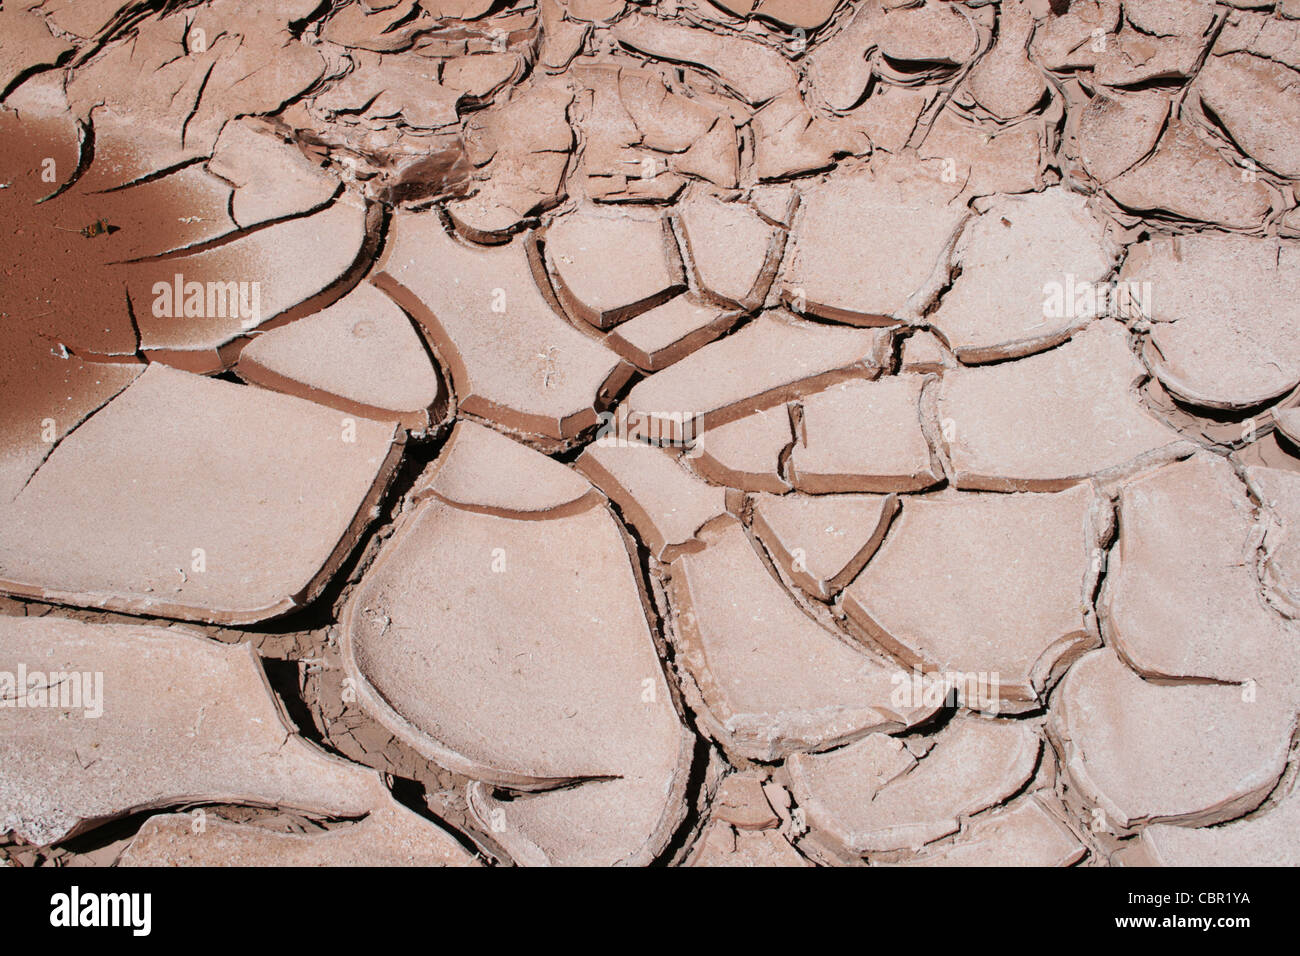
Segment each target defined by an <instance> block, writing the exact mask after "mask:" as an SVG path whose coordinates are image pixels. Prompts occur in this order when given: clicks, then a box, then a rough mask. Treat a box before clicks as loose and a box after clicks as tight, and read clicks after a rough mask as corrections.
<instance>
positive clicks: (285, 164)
mask: <svg viewBox="0 0 1300 956" xmlns="http://www.w3.org/2000/svg"><path fill="white" fill-rule="evenodd" d="M208 169H209V170H210V171H211V172H213V173H215V174H217V175H218V176H220V177H221V178H222V179H224V180H226V181H228V182H230V183H233V184H234V186H235V194H234V196H233V197H232V200H231V213H232V218H233V219H234V220H235V222H237V223H238V224H239V226H240V227H241V228H244V229H247V228H248V227H249V226H253V225H256V224H257V223H261V222H269V221H271V220H273V219H283V218H286V217H289V216H299V215H303V214H305V213H310V212H314V211H315V210H317V209H319V208H321V207H322V206H324V205H325V204H326V203H328V202H329V201H330V200H331V199H332V198H334V195H335V193H336V192H338V189H339V183H338V181H337V180H336V179H334V177H333V176H331V175H330V174H329V173H328V172H326V171H325V170H324V169H322V168H321V166H320V165H319V164H318V163H315V162H313V161H312V160H311V159H309V158H308V157H307V155H306V154H305V153H303V152H302V151H301V150H300V149H298V147H297V146H295V145H294V144H292V143H289V142H286V141H285V140H284V139H283V138H282V137H281V136H280V135H279V134H277V133H276V132H275V131H274V130H273V129H271V128H269V127H267V126H261V125H258V124H256V123H252V122H249V121H236V122H232V123H228V124H227V125H226V127H225V128H224V129H223V130H222V131H221V137H220V138H219V139H218V140H217V144H216V147H215V148H214V149H213V153H212V159H210V160H209V161H208Z"/></svg>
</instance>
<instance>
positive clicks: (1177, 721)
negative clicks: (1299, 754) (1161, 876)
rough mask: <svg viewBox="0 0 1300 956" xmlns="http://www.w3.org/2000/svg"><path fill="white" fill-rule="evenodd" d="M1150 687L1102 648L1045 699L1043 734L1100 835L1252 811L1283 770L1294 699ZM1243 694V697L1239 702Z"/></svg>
mask: <svg viewBox="0 0 1300 956" xmlns="http://www.w3.org/2000/svg"><path fill="white" fill-rule="evenodd" d="M1256 690H1257V694H1255V695H1249V694H1243V688H1241V687H1237V686H1232V685H1224V684H1203V683H1175V684H1155V683H1150V682H1148V681H1145V680H1143V679H1142V678H1141V677H1139V676H1138V675H1137V674H1136V673H1134V672H1133V671H1132V670H1130V669H1129V668H1128V667H1126V666H1125V665H1124V662H1123V661H1121V660H1120V658H1119V657H1118V656H1116V654H1115V652H1114V651H1112V650H1110V649H1108V648H1101V649H1099V650H1096V651H1093V652H1091V653H1089V654H1087V655H1086V656H1085V657H1084V658H1083V659H1082V660H1080V661H1079V662H1078V663H1077V664H1075V665H1074V666H1073V667H1072V668H1071V669H1070V672H1069V673H1068V674H1066V676H1065V679H1064V680H1063V681H1062V682H1061V685H1060V687H1059V688H1057V691H1056V693H1055V695H1054V696H1053V698H1052V708H1051V711H1050V712H1049V716H1048V728H1049V733H1050V734H1052V735H1054V737H1055V740H1056V742H1057V745H1058V750H1059V751H1060V752H1061V753H1062V755H1063V761H1064V762H1063V769H1064V771H1065V775H1066V779H1067V781H1068V782H1069V783H1070V784H1071V785H1072V786H1073V787H1074V788H1075V789H1076V790H1077V791H1078V792H1079V794H1080V797H1081V800H1082V801H1083V806H1082V808H1081V809H1080V811H1079V812H1080V814H1081V815H1082V816H1083V817H1084V819H1085V820H1087V821H1088V823H1089V825H1090V826H1095V827H1096V828H1097V830H1098V832H1102V833H1111V834H1118V835H1123V834H1125V833H1128V832H1131V830H1132V829H1134V828H1136V827H1137V826H1139V825H1143V824H1148V823H1175V824H1178V825H1180V826H1208V825H1211V824H1215V823H1221V822H1224V821H1226V820H1231V819H1233V818H1235V817H1238V816H1241V815H1242V814H1243V813H1246V812H1248V811H1250V810H1253V809H1254V808H1255V807H1257V806H1258V805H1259V804H1260V803H1261V802H1262V801H1263V799H1264V797H1265V796H1267V795H1268V793H1269V791H1271V790H1272V789H1273V788H1274V786H1275V785H1276V784H1277V782H1278V778H1279V777H1280V776H1281V775H1282V771H1283V770H1284V769H1285V766H1286V754H1287V751H1288V749H1289V747H1290V742H1291V728H1292V723H1293V720H1294V709H1295V708H1294V696H1293V695H1290V696H1291V699H1290V700H1287V699H1284V698H1286V697H1287V696H1288V695H1287V694H1285V693H1283V692H1282V691H1281V690H1280V689H1279V688H1277V687H1276V686H1266V685H1261V686H1259V687H1258V688H1256ZM1247 697H1249V698H1250V699H1246V698H1247Z"/></svg>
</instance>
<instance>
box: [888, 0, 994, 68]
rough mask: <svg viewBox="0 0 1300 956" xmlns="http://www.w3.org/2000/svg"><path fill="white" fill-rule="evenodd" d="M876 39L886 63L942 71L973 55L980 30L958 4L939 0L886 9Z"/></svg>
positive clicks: (979, 40) (979, 38)
mask: <svg viewBox="0 0 1300 956" xmlns="http://www.w3.org/2000/svg"><path fill="white" fill-rule="evenodd" d="M876 42H877V44H878V45H879V48H880V53H881V55H882V56H883V57H884V58H885V61H886V64H887V65H895V64H896V65H898V67H900V68H901V69H903V70H905V71H906V72H908V73H915V72H916V71H917V70H925V71H928V72H932V73H936V74H938V75H943V74H944V73H946V72H951V71H952V70H953V69H955V68H956V67H958V66H960V65H961V64H963V63H966V62H967V61H968V60H970V59H971V58H973V57H974V56H975V54H976V52H977V51H978V49H979V47H980V45H981V42H982V37H981V31H980V29H979V27H978V26H977V24H976V22H975V21H974V19H973V18H971V17H970V16H968V15H967V14H965V13H964V12H963V11H962V9H961V8H960V7H957V6H954V5H953V4H950V3H943V2H939V0H926V2H924V3H920V4H916V5H914V6H899V7H893V8H890V9H886V10H885V11H884V14H883V16H881V18H880V23H879V27H878V32H877V33H876Z"/></svg>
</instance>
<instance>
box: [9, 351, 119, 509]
mask: <svg viewBox="0 0 1300 956" xmlns="http://www.w3.org/2000/svg"><path fill="white" fill-rule="evenodd" d="M142 371H144V368H143V366H141V365H137V364H134V363H132V364H115V363H108V362H83V361H81V360H80V359H78V358H76V357H75V356H66V357H62V356H60V355H59V354H58V350H57V348H52V347H51V345H50V342H49V341H47V340H45V339H43V338H40V337H37V336H33V335H27V336H20V335H11V336H10V338H9V340H8V342H7V343H6V348H5V349H4V353H3V357H0V501H3V502H5V503H6V504H7V503H8V502H11V501H13V499H14V498H15V497H16V496H17V495H18V493H19V492H20V491H21V490H22V488H23V486H24V485H26V484H27V481H28V480H29V479H30V478H31V476H32V473H33V472H35V471H36V469H37V468H38V467H39V466H40V464H41V463H42V462H43V461H45V459H46V458H47V457H49V455H50V453H51V451H52V450H53V449H54V447H55V445H56V444H57V443H58V442H59V441H60V440H62V439H63V437H64V436H65V435H67V433H68V432H70V431H72V430H73V429H74V428H76V427H77V425H79V424H80V423H81V422H82V420H84V419H85V418H87V417H88V416H90V415H91V414H93V413H94V412H95V411H96V410H97V409H98V408H100V407H101V406H103V405H104V403H106V402H108V401H109V400H110V399H112V398H113V396H115V395H117V394H118V393H119V392H120V391H122V389H124V388H126V387H127V386H128V385H130V384H131V383H132V382H133V381H135V379H136V377H137V376H138V375H139V374H140V373H141V372H142Z"/></svg>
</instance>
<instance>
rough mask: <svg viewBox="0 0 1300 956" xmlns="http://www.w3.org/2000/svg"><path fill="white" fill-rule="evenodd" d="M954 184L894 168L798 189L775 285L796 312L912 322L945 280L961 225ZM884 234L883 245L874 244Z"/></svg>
mask: <svg viewBox="0 0 1300 956" xmlns="http://www.w3.org/2000/svg"><path fill="white" fill-rule="evenodd" d="M960 188H961V185H960V183H946V182H944V181H943V180H942V178H941V173H940V171H939V170H937V169H936V170H933V171H932V170H928V169H926V168H925V167H924V166H921V165H917V164H911V163H904V162H903V161H901V160H897V161H894V162H891V163H890V164H889V165H888V166H886V167H885V169H884V170H883V171H880V172H873V171H864V172H854V173H851V174H849V173H846V174H842V175H837V176H832V177H831V178H829V179H828V180H826V181H825V182H824V183H819V184H817V185H815V186H812V187H809V188H808V189H807V190H805V191H804V195H803V203H802V205H801V207H800V210H799V213H798V218H797V221H796V223H795V227H794V231H793V233H792V243H793V249H792V251H791V253H790V259H789V262H788V265H787V267H786V270H785V275H784V277H783V279H782V285H781V294H782V298H783V299H784V300H785V301H786V302H787V303H788V304H790V305H791V306H792V308H794V310H795V311H797V312H805V313H807V314H810V315H815V316H819V317H821V318H825V319H832V320H835V321H838V322H847V323H850V324H855V325H888V324H891V323H893V322H895V321H899V320H901V319H906V318H907V317H911V316H917V315H919V314H920V313H921V312H922V311H923V310H924V309H925V308H926V306H928V305H929V303H930V302H931V301H932V300H933V298H934V296H935V295H936V294H937V292H938V290H939V288H940V287H941V284H942V283H943V282H944V281H945V279H946V276H947V262H946V259H947V256H948V253H949V252H950V251H951V248H952V245H953V243H954V242H955V241H956V238H957V235H958V233H959V232H960V230H961V227H962V225H963V223H964V222H965V220H966V217H967V215H968V211H967V209H966V207H965V206H964V205H963V204H962V203H960V202H957V201H954V200H956V197H957V194H958V192H959V190H960ZM885 236H887V237H888V238H889V241H888V242H882V241H880V239H881V237H885Z"/></svg>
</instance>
